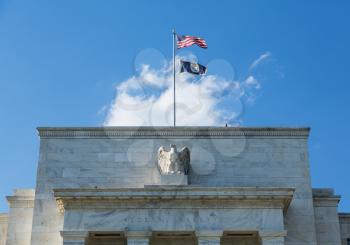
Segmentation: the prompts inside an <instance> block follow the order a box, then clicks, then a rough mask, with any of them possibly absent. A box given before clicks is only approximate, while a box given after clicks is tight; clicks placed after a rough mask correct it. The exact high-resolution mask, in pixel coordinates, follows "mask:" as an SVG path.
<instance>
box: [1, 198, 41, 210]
mask: <svg viewBox="0 0 350 245" xmlns="http://www.w3.org/2000/svg"><path fill="white" fill-rule="evenodd" d="M6 199H7V202H8V204H9V206H10V208H34V199H35V196H7V197H6Z"/></svg>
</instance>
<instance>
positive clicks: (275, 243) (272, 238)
mask: <svg viewBox="0 0 350 245" xmlns="http://www.w3.org/2000/svg"><path fill="white" fill-rule="evenodd" d="M286 235H287V232H286V231H269V232H266V231H259V236H260V238H261V244H262V245H284V237H285V236H286Z"/></svg>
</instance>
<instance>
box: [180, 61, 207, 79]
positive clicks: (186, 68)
mask: <svg viewBox="0 0 350 245" xmlns="http://www.w3.org/2000/svg"><path fill="white" fill-rule="evenodd" d="M206 71H207V68H206V67H205V66H204V65H201V64H198V63H192V62H189V61H183V60H181V70H180V72H188V73H191V74H194V75H202V74H205V72H206Z"/></svg>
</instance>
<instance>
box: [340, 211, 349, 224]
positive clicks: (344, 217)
mask: <svg viewBox="0 0 350 245" xmlns="http://www.w3.org/2000/svg"><path fill="white" fill-rule="evenodd" d="M338 215H339V222H340V224H350V213H339V214H338Z"/></svg>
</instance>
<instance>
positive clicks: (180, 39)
mask: <svg viewBox="0 0 350 245" xmlns="http://www.w3.org/2000/svg"><path fill="white" fill-rule="evenodd" d="M193 44H196V45H198V46H199V47H201V48H208V46H207V43H206V41H205V40H204V39H203V38H200V37H194V36H182V35H177V48H178V49H180V48H185V47H189V46H191V45H193Z"/></svg>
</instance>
